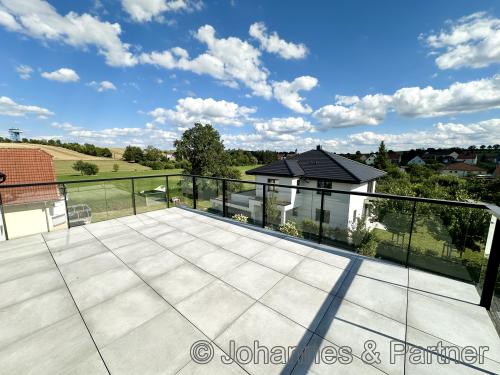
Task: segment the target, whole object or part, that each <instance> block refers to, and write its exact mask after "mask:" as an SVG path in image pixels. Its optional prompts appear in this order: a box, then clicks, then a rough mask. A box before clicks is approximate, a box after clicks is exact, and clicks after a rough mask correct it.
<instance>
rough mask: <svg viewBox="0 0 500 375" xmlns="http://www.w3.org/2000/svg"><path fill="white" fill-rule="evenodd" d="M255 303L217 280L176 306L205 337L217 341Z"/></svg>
mask: <svg viewBox="0 0 500 375" xmlns="http://www.w3.org/2000/svg"><path fill="white" fill-rule="evenodd" d="M254 302H255V301H254V300H253V299H252V298H250V297H248V296H246V295H245V294H243V293H241V292H240V291H238V290H237V289H235V288H233V287H231V286H229V285H227V284H225V283H223V282H222V281H219V280H216V281H214V282H213V283H211V284H209V285H208V286H206V287H205V288H203V289H201V290H199V291H198V292H196V293H194V294H193V295H191V296H190V297H188V298H186V299H185V300H183V301H182V302H180V303H178V304H177V305H176V308H177V309H178V310H179V311H180V312H181V314H183V315H184V316H185V317H186V318H187V319H189V321H191V322H192V323H193V324H194V325H195V326H196V327H198V328H199V329H200V330H201V331H203V333H204V334H205V335H207V336H208V337H209V338H211V339H215V338H216V337H217V336H218V335H219V334H220V333H221V332H222V331H223V330H224V329H226V328H227V327H228V326H229V325H230V324H231V323H232V322H233V321H234V320H235V319H236V318H237V317H238V316H240V315H241V314H242V313H243V312H244V311H245V310H246V309H248V308H249V307H250V306H251V305H252V304H253V303H254Z"/></svg>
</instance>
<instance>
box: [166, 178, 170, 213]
mask: <svg viewBox="0 0 500 375" xmlns="http://www.w3.org/2000/svg"><path fill="white" fill-rule="evenodd" d="M165 198H166V199H167V208H170V189H169V188H168V176H165Z"/></svg>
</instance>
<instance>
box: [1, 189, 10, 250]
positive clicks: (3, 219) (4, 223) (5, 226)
mask: <svg viewBox="0 0 500 375" xmlns="http://www.w3.org/2000/svg"><path fill="white" fill-rule="evenodd" d="M4 210H5V206H4V205H3V202H2V194H1V192H0V211H1V213H2V223H3V230H4V233H5V240H6V241H7V240H8V239H9V232H7V221H6V220H5V212H4Z"/></svg>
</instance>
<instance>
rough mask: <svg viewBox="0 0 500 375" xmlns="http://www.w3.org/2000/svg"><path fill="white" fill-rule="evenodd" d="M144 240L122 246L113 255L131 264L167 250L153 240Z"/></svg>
mask: <svg viewBox="0 0 500 375" xmlns="http://www.w3.org/2000/svg"><path fill="white" fill-rule="evenodd" d="M143 238H144V239H143V240H142V241H141V242H136V243H131V244H129V245H124V246H121V247H119V248H118V249H115V250H113V253H114V254H115V255H116V256H117V257H118V258H120V259H121V260H122V261H123V262H125V263H127V264H130V263H134V262H137V261H138V260H139V259H142V258H144V257H148V256H151V255H154V254H158V253H159V252H162V251H164V250H165V248H164V247H163V246H160V245H158V244H157V243H156V242H154V241H153V240H150V239H147V238H146V237H143Z"/></svg>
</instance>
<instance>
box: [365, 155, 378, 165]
mask: <svg viewBox="0 0 500 375" xmlns="http://www.w3.org/2000/svg"><path fill="white" fill-rule="evenodd" d="M376 158H377V154H370V156H368V157H367V158H366V160H365V164H366V165H373V164H375V159H376Z"/></svg>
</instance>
